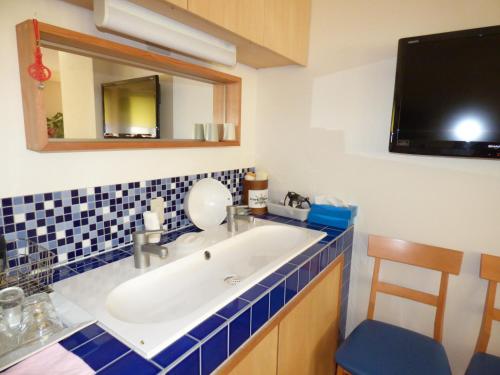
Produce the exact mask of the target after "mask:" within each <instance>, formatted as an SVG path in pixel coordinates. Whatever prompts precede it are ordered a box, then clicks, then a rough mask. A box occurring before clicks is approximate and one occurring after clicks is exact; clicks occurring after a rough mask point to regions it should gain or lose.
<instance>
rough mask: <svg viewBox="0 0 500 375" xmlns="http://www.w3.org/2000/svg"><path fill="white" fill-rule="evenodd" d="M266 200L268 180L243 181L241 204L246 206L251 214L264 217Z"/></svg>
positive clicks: (267, 197) (267, 198) (267, 196)
mask: <svg viewBox="0 0 500 375" xmlns="http://www.w3.org/2000/svg"><path fill="white" fill-rule="evenodd" d="M268 200H269V192H268V180H256V181H248V180H243V204H246V205H248V207H249V208H250V211H251V212H252V214H254V215H265V214H266V213H267V202H268Z"/></svg>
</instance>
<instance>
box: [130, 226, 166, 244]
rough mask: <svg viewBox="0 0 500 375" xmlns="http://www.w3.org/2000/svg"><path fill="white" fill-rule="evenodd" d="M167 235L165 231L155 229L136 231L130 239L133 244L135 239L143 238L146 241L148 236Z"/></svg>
mask: <svg viewBox="0 0 500 375" xmlns="http://www.w3.org/2000/svg"><path fill="white" fill-rule="evenodd" d="M165 233H167V231H166V230H163V229H157V230H138V231H135V232H134V233H132V237H133V238H134V242H135V239H136V238H140V237H142V238H145V239H147V238H148V237H149V236H151V235H153V234H160V235H161V234H165Z"/></svg>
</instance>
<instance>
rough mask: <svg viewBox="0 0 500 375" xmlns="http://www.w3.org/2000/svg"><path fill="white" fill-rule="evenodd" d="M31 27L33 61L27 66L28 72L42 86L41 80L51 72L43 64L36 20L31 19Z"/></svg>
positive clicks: (50, 74)
mask: <svg viewBox="0 0 500 375" xmlns="http://www.w3.org/2000/svg"><path fill="white" fill-rule="evenodd" d="M33 29H34V30H35V42H36V47H35V62H34V63H33V64H31V65H30V66H29V67H28V73H29V75H30V76H31V77H32V78H33V79H36V80H37V81H38V82H40V84H39V87H40V88H43V82H45V81H47V80H49V79H50V77H51V76H52V72H51V71H50V69H49V68H47V67H46V66H45V65H43V61H42V50H41V49H40V29H39V28H38V21H37V20H36V19H33Z"/></svg>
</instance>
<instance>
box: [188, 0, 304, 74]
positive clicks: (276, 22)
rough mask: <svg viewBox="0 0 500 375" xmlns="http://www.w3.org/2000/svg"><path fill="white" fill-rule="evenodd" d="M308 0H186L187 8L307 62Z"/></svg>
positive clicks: (273, 49) (292, 57) (292, 58)
mask: <svg viewBox="0 0 500 375" xmlns="http://www.w3.org/2000/svg"><path fill="white" fill-rule="evenodd" d="M310 9H311V2H310V0H210V1H207V0H188V10H189V11H190V12H192V13H195V14H196V15H198V16H200V17H203V18H204V19H207V20H209V21H211V22H213V23H215V24H217V25H219V26H221V27H223V28H225V29H227V30H229V31H231V32H233V33H235V34H237V35H240V36H242V37H243V38H246V39H248V40H249V41H252V42H255V43H256V44H258V45H260V46H263V47H265V48H268V49H269V50H271V51H274V52H276V53H278V54H279V55H281V56H283V57H285V58H286V59H289V60H290V61H291V62H293V63H296V64H299V65H306V64H307V55H308V46H309V21H310Z"/></svg>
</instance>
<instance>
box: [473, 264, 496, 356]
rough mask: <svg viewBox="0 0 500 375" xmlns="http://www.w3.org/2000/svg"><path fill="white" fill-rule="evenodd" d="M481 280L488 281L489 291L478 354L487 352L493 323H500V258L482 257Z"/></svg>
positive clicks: (478, 341)
mask: <svg viewBox="0 0 500 375" xmlns="http://www.w3.org/2000/svg"><path fill="white" fill-rule="evenodd" d="M481 278H483V279H486V280H488V291H487V292H486V302H485V303H484V312H483V322H482V323H481V329H480V331H479V337H478V339H477V344H476V352H486V349H487V348H488V342H489V341H490V335H491V326H492V324H493V321H494V320H498V321H500V309H496V308H495V296H496V293H497V284H498V283H499V282H500V257H497V256H494V255H487V254H482V255H481Z"/></svg>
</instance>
